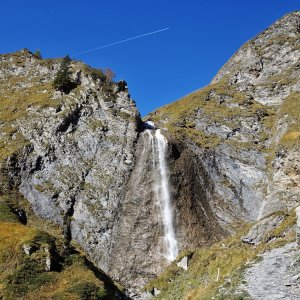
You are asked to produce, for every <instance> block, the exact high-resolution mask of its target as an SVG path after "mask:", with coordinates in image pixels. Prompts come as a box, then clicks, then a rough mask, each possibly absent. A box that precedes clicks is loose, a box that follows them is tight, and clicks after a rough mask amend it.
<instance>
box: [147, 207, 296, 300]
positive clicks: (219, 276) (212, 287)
mask: <svg viewBox="0 0 300 300" xmlns="http://www.w3.org/2000/svg"><path fill="white" fill-rule="evenodd" d="M277 214H282V215H284V214H283V213H280V212H279V213H277ZM295 223H296V216H295V212H292V213H291V214H285V215H284V221H283V222H282V223H281V224H280V226H279V227H277V228H274V229H273V230H272V231H271V232H269V233H268V234H267V235H266V236H265V237H264V240H263V242H262V243H260V244H259V245H258V246H252V245H249V244H245V243H243V242H242V241H241V237H242V236H243V235H244V234H245V233H246V232H247V230H248V228H249V227H248V226H245V228H246V229H244V230H243V231H241V232H240V233H238V234H237V235H235V236H233V237H230V238H228V239H226V240H223V241H222V242H219V243H216V244H214V245H213V246H211V247H209V248H200V249H196V250H191V251H189V252H184V253H181V255H180V256H179V257H178V259H177V260H176V261H175V262H174V263H172V265H170V266H169V267H168V268H167V269H166V270H165V271H164V272H163V273H162V274H161V275H160V276H159V277H158V278H157V279H155V280H153V281H152V282H150V283H149V284H148V285H147V286H146V290H148V291H152V290H153V289H154V288H156V289H158V290H160V291H161V294H159V295H158V296H157V297H155V299H164V300H167V299H170V300H171V299H172V300H176V299H177V300H209V299H216V300H217V299H218V300H221V299H228V300H230V299H236V300H238V299H240V300H241V299H250V298H249V296H248V295H247V294H246V293H245V291H237V290H236V288H237V286H238V285H239V284H241V283H242V282H243V271H244V270H245V268H247V266H249V265H250V263H251V262H253V261H256V260H257V259H259V254H261V253H264V252H265V251H267V250H269V249H273V248H276V247H280V246H282V245H284V244H286V243H288V242H292V241H294V240H295ZM270 240H271V242H270ZM186 255H187V256H188V257H190V260H189V266H188V270H187V271H184V270H183V269H182V268H180V267H177V265H176V262H178V261H179V260H180V259H181V258H182V257H184V256H186Z"/></svg>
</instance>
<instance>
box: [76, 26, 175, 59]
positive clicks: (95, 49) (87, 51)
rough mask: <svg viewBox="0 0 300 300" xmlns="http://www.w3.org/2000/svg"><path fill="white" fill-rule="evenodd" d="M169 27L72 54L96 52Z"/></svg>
mask: <svg viewBox="0 0 300 300" xmlns="http://www.w3.org/2000/svg"><path fill="white" fill-rule="evenodd" d="M169 29H170V27H167V28H163V29H159V30H155V31H152V32H147V33H143V34H141V35H137V36H134V37H131V38H127V39H125V40H121V41H118V42H114V43H111V44H107V45H103V46H100V47H97V48H93V49H89V50H85V51H81V52H78V53H74V54H72V55H71V56H76V55H80V54H85V53H90V52H94V51H97V50H100V49H103V48H107V47H110V46H114V45H118V44H122V43H125V42H128V41H132V40H135V39H139V38H141V37H144V36H148V35H151V34H155V33H159V32H162V31H166V30H169Z"/></svg>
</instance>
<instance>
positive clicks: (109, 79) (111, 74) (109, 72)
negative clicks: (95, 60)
mask: <svg viewBox="0 0 300 300" xmlns="http://www.w3.org/2000/svg"><path fill="white" fill-rule="evenodd" d="M115 76H116V74H115V72H114V71H112V70H111V69H108V68H107V69H105V77H106V83H111V82H112V80H113V79H114V77H115Z"/></svg>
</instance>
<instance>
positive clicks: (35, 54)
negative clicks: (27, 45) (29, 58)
mask: <svg viewBox="0 0 300 300" xmlns="http://www.w3.org/2000/svg"><path fill="white" fill-rule="evenodd" d="M33 55H34V56H35V57H36V58H38V59H42V54H41V51H40V49H37V50H35V52H34V53H33Z"/></svg>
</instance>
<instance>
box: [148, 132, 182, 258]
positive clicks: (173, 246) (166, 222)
mask: <svg viewBox="0 0 300 300" xmlns="http://www.w3.org/2000/svg"><path fill="white" fill-rule="evenodd" d="M152 140H153V138H152ZM152 148H153V149H152V151H153V155H154V161H157V179H156V189H155V190H156V196H157V200H158V204H159V207H160V211H161V216H162V221H163V226H164V242H165V248H166V253H164V256H165V257H166V258H167V260H169V261H170V262H171V261H173V260H174V259H175V258H176V257H177V255H178V246H177V240H176V237H175V231H174V226H173V216H172V208H171V199H170V191H169V181H168V172H167V165H166V150H167V140H166V138H165V137H164V136H163V135H162V134H161V132H160V129H158V130H156V131H155V139H154V141H153V143H152Z"/></svg>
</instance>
